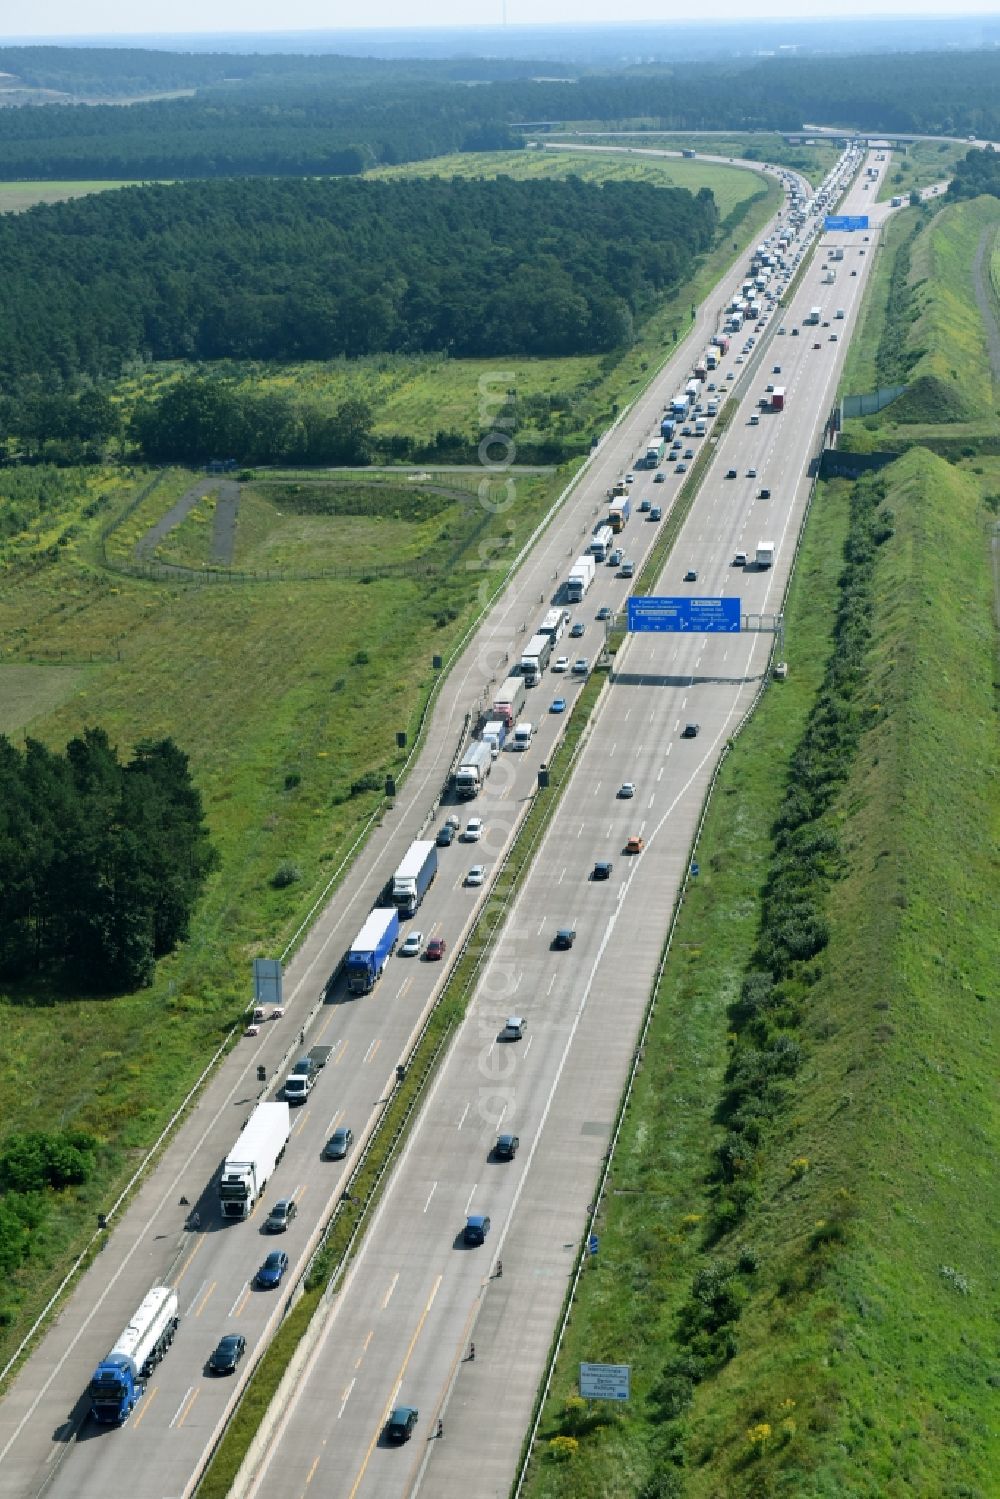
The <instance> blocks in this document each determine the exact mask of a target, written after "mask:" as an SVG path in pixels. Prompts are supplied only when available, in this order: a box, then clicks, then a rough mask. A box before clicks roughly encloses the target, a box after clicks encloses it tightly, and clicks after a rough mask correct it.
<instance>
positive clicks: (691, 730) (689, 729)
mask: <svg viewBox="0 0 1000 1499" xmlns="http://www.w3.org/2000/svg"><path fill="white" fill-rule="evenodd" d="M700 733H701V724H700V723H686V724H685V725H684V731H683V733H682V734H681V738H682V739H697V737H698V735H699V734H700Z"/></svg>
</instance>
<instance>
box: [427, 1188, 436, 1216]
mask: <svg viewBox="0 0 1000 1499" xmlns="http://www.w3.org/2000/svg"><path fill="white" fill-rule="evenodd" d="M436 1191H437V1182H432V1183H431V1189H430V1191H429V1192H428V1194H427V1201H426V1202H425V1203H424V1212H425V1213H426V1211H427V1209H428V1208H429V1207H430V1205H431V1198H432V1197H433V1196H434V1193H435V1192H436Z"/></svg>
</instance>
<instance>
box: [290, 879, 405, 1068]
mask: <svg viewBox="0 0 1000 1499" xmlns="http://www.w3.org/2000/svg"><path fill="white" fill-rule="evenodd" d="M398 941H399V912H398V911H397V910H396V907H395V906H379V907H377V908H376V909H375V910H374V911H372V912H371V914H370V915H369V917H368V919H367V921H366V922H365V924H364V926H363V927H362V928H361V930H360V932H359V933H358V935H357V936H356V937H355V939H354V941H353V942H352V943H351V946H350V950H349V952H348V954H347V961H346V963H345V965H344V966H345V968H346V969H347V992H348V993H349V994H370V993H371V991H372V990H373V989H374V987H375V985H376V984H377V983H378V981H379V979H380V978H381V977H382V970H383V968H384V967H385V965H386V963H387V962H388V961H389V958H390V957H391V956H392V952H393V949H394V948H395V946H396V943H397V942H398ZM309 1055H310V1057H311V1056H312V1052H310V1053H309Z"/></svg>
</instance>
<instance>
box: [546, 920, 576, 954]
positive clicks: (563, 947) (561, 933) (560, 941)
mask: <svg viewBox="0 0 1000 1499" xmlns="http://www.w3.org/2000/svg"><path fill="white" fill-rule="evenodd" d="M575 941H576V932H575V931H574V930H573V928H572V927H571V926H561V927H560V928H559V930H558V932H556V934H555V936H554V937H553V939H552V946H553V947H554V948H556V949H557V950H558V951H559V952H566V951H567V950H568V949H569V948H571V947H572V946H573V943H574V942H575Z"/></svg>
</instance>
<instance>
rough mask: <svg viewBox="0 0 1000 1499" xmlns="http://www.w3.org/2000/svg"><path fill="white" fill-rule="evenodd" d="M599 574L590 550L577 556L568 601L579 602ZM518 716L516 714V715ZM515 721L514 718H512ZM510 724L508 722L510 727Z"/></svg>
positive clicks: (567, 580) (572, 569) (570, 573)
mask: <svg viewBox="0 0 1000 1499" xmlns="http://www.w3.org/2000/svg"><path fill="white" fill-rule="evenodd" d="M596 574H597V564H596V563H595V561H594V559H593V557H592V556H591V555H590V553H589V552H587V553H585V554H584V555H583V556H582V557H577V559H576V561H575V562H574V563H573V566H572V567H571V568H570V570H569V577H568V578H567V579H566V602H567V603H568V604H578V603H579V602H580V600H581V599H582V598H583V596H584V594H585V593H586V592H587V589H588V588H589V587H590V585H591V583H593V581H594V578H595V576H596ZM515 717H516V715H515ZM511 722H513V720H511ZM509 727H510V724H508V728H509Z"/></svg>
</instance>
